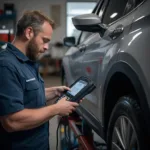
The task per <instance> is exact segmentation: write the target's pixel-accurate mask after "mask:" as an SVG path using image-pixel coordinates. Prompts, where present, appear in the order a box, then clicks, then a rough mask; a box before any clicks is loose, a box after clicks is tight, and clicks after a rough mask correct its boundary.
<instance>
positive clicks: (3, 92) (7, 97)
mask: <svg viewBox="0 0 150 150" xmlns="http://www.w3.org/2000/svg"><path fill="white" fill-rule="evenodd" d="M23 109H24V103H23V89H22V86H21V83H20V82H19V78H18V76H17V72H15V71H13V69H11V68H9V67H6V66H0V116H4V115H8V114H11V113H14V112H17V111H20V110H23Z"/></svg>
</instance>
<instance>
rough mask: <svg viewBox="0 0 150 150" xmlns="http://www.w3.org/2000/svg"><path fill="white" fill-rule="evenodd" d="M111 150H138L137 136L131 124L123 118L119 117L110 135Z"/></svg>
mask: <svg viewBox="0 0 150 150" xmlns="http://www.w3.org/2000/svg"><path fill="white" fill-rule="evenodd" d="M111 149H112V150H140V148H139V142H138V138H137V134H136V131H135V128H134V126H133V124H132V122H131V121H130V120H129V119H128V118H127V117H125V116H120V117H119V118H118V119H117V121H116V123H115V126H114V129H113V134H112V143H111Z"/></svg>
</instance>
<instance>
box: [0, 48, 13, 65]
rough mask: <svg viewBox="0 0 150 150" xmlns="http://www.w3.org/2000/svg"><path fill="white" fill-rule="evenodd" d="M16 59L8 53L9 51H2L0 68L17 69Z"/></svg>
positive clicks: (0, 52)
mask: <svg viewBox="0 0 150 150" xmlns="http://www.w3.org/2000/svg"><path fill="white" fill-rule="evenodd" d="M15 65H16V58H15V57H14V56H13V55H12V54H11V52H9V51H8V49H7V48H6V49H0V67H4V66H6V67H11V68H13V67H15Z"/></svg>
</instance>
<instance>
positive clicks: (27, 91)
mask: <svg viewBox="0 0 150 150" xmlns="http://www.w3.org/2000/svg"><path fill="white" fill-rule="evenodd" d="M45 105H46V99H45V90H44V81H43V79H42V78H41V76H40V75H39V73H38V64H37V63H35V62H33V61H31V60H29V58H28V57H27V56H25V55H24V54H23V53H22V52H21V51H20V50H18V49H17V48H16V47H14V46H13V45H12V44H10V43H8V44H7V48H6V50H2V51H1V52H0V116H4V115H8V114H12V113H15V112H18V111H21V110H23V109H25V108H28V109H36V108H41V107H44V106H45ZM0 149H2V150H48V149H49V125H48V122H47V123H45V124H43V125H41V126H39V127H36V128H34V129H30V130H25V131H17V132H7V131H5V129H3V127H2V125H0Z"/></svg>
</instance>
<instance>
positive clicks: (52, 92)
mask: <svg viewBox="0 0 150 150" xmlns="http://www.w3.org/2000/svg"><path fill="white" fill-rule="evenodd" d="M66 90H70V88H69V87H66V86H57V87H50V88H45V96H46V100H47V101H51V100H54V99H55V98H58V97H59V96H61V94H62V93H63V92H64V91H66Z"/></svg>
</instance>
